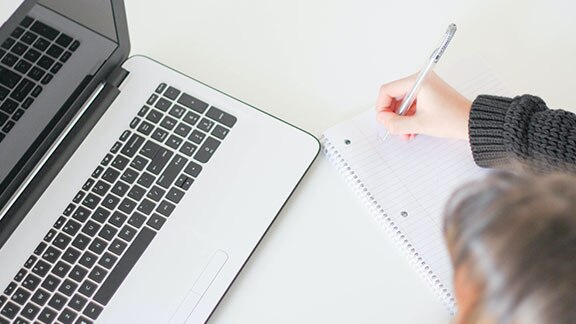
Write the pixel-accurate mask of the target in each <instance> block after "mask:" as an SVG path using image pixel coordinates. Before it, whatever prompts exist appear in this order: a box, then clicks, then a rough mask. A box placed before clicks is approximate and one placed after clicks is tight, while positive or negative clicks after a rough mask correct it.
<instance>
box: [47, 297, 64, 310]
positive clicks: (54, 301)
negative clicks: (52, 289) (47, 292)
mask: <svg viewBox="0 0 576 324" xmlns="http://www.w3.org/2000/svg"><path fill="white" fill-rule="evenodd" d="M67 301H68V298H66V297H65V296H64V295H62V294H60V293H56V294H55V295H54V296H53V297H52V298H50V301H49V302H48V305H49V306H50V307H52V308H54V309H56V310H61V309H62V308H64V305H66V302H67Z"/></svg>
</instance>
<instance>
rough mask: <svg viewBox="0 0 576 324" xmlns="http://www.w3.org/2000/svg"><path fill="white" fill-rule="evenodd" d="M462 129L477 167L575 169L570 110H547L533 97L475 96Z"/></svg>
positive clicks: (575, 120)
mask: <svg viewBox="0 0 576 324" xmlns="http://www.w3.org/2000/svg"><path fill="white" fill-rule="evenodd" d="M468 132H469V138H470V146H471V149H472V155H473V157H474V160H475V161H476V163H477V164H478V165H479V166H482V167H490V168H505V167H510V166H513V165H515V164H520V165H523V166H526V167H528V168H529V169H533V170H534V171H554V170H565V171H566V170H568V171H576V114H574V113H571V112H568V111H564V110H552V109H549V108H548V107H547V106H546V103H545V102H544V101H543V100H542V99H540V98H538V97H535V96H531V95H522V96H518V97H515V98H505V97H496V96H488V95H481V96H478V97H477V98H476V100H474V102H473V103H472V109H471V110H470V121H469V125H468Z"/></svg>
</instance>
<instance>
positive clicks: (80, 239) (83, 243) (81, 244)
mask: <svg viewBox="0 0 576 324" xmlns="http://www.w3.org/2000/svg"><path fill="white" fill-rule="evenodd" d="M88 244H90V238H89V237H88V236H86V235H84V234H82V233H80V234H78V235H77V236H76V238H75V239H74V240H73V241H72V246H74V247H75V248H77V249H78V250H84V249H85V248H86V247H87V246H88Z"/></svg>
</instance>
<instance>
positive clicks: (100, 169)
mask: <svg viewBox="0 0 576 324" xmlns="http://www.w3.org/2000/svg"><path fill="white" fill-rule="evenodd" d="M102 172H104V168H103V167H101V166H99V167H97V168H96V169H95V170H94V172H92V178H98V177H99V176H100V175H101V174H102Z"/></svg>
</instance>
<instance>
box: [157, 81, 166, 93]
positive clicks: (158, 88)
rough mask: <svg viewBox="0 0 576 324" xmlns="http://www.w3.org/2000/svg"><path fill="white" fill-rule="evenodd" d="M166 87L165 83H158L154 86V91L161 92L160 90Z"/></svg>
mask: <svg viewBox="0 0 576 324" xmlns="http://www.w3.org/2000/svg"><path fill="white" fill-rule="evenodd" d="M164 89H166V83H160V84H159V85H158V87H156V90H155V91H156V93H158V94H162V92H163V91H164Z"/></svg>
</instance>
